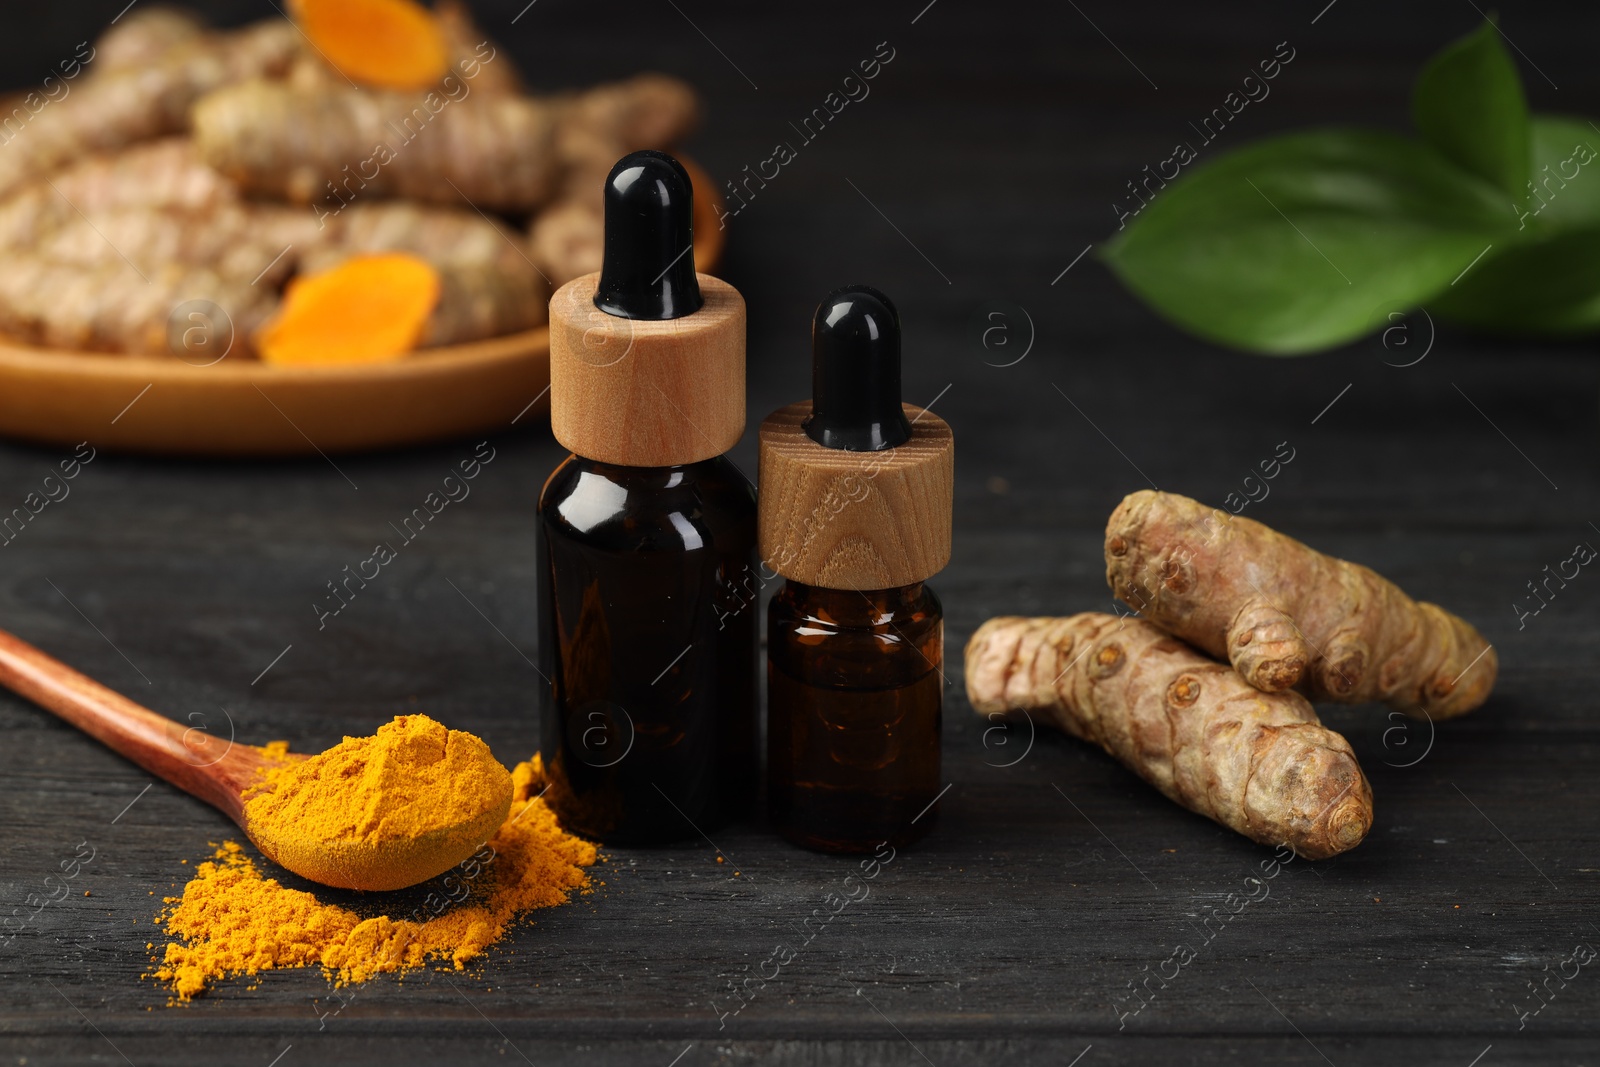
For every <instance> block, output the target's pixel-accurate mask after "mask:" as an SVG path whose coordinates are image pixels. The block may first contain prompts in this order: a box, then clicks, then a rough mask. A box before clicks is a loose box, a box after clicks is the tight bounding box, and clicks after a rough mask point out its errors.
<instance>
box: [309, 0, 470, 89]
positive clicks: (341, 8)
mask: <svg viewBox="0 0 1600 1067" xmlns="http://www.w3.org/2000/svg"><path fill="white" fill-rule="evenodd" d="M293 10H294V17H295V21H296V22H298V23H299V24H300V28H301V29H302V30H304V31H305V35H306V39H307V40H309V41H310V42H311V44H312V46H313V47H315V48H316V50H317V51H318V52H320V53H321V54H322V56H323V58H324V59H326V60H327V61H328V62H329V63H331V64H332V65H333V66H334V67H336V68H338V70H339V71H340V72H341V73H343V74H344V75H345V76H346V77H348V78H350V79H351V80H352V81H357V82H361V83H362V84H364V85H373V86H377V87H379V88H382V89H422V88H425V87H427V86H429V85H433V84H434V83H436V82H438V81H439V79H440V78H442V77H444V74H445V71H446V70H448V69H449V67H450V54H449V48H448V47H447V46H446V40H445V33H444V29H443V27H441V26H440V24H439V20H438V19H437V18H435V17H434V15H433V13H432V12H430V11H429V10H428V9H427V8H425V7H423V6H422V5H421V4H417V3H414V2H413V0H296V3H295V4H294V7H293Z"/></svg>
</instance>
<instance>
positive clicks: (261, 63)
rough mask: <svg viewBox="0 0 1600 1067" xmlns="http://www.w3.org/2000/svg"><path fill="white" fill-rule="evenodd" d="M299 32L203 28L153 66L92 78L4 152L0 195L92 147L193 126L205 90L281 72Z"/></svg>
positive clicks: (281, 27)
mask: <svg viewBox="0 0 1600 1067" xmlns="http://www.w3.org/2000/svg"><path fill="white" fill-rule="evenodd" d="M298 40H299V35H298V34H296V33H295V30H294V27H293V26H291V25H290V24H289V23H288V22H287V21H285V20H283V19H269V20H267V21H265V22H260V23H256V24H255V25H252V26H246V27H244V28H243V29H239V30H230V31H218V32H213V33H206V34H202V35H200V36H198V37H196V38H194V39H193V40H190V41H187V42H184V43H182V44H179V45H177V46H175V47H173V48H170V49H168V50H166V51H165V52H163V53H162V54H161V55H160V57H159V58H158V60H157V61H156V62H155V63H154V64H153V65H151V66H148V67H140V68H136V69H124V70H120V71H110V72H106V73H105V76H103V77H99V76H91V77H89V78H87V79H85V81H84V82H83V84H82V85H81V86H79V87H78V88H76V89H74V90H73V91H72V93H71V95H69V96H67V97H65V98H64V99H62V100H61V101H60V102H59V103H54V104H51V105H50V110H49V112H48V116H49V117H48V121H45V120H44V116H43V115H41V116H40V118H39V120H37V121H34V122H31V123H30V124H29V125H28V126H27V128H26V129H24V130H23V133H22V136H20V137H18V138H16V139H15V140H14V141H13V142H12V143H11V144H10V145H8V146H7V151H5V152H3V153H0V196H4V195H6V194H8V193H10V192H12V191H13V190H15V189H16V188H18V187H19V186H21V185H22V184H23V183H24V182H26V181H28V180H29V179H30V178H35V177H38V176H41V175H47V174H49V173H51V172H52V171H54V170H56V169H58V168H59V167H61V166H62V165H64V164H66V163H69V162H71V161H73V160H75V159H78V158H79V157H81V156H84V155H86V154H88V153H91V152H103V151H111V150H115V149H118V148H123V147H125V146H127V145H131V144H134V143H136V142H139V141H146V140H150V139H152V138H156V137H161V136H164V135H166V134H171V133H178V132H181V131H183V130H184V129H186V128H187V127H188V122H189V108H190V106H191V105H192V104H193V103H194V101H196V100H197V99H199V98H200V97H201V96H202V95H204V94H205V93H207V92H209V91H211V90H212V89H215V88H218V87H220V86H223V85H229V84H232V83H234V82H237V81H242V80H244V79H246V78H253V77H258V76H263V75H270V74H275V73H280V72H282V71H283V70H285V69H287V66H288V64H289V62H290V60H291V59H293V57H294V55H295V52H296V50H297V49H298V47H299V45H298Z"/></svg>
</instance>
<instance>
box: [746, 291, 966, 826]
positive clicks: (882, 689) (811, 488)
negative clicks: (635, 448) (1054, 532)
mask: <svg viewBox="0 0 1600 1067" xmlns="http://www.w3.org/2000/svg"><path fill="white" fill-rule="evenodd" d="M812 338H813V340H812V346H813V352H812V359H813V363H812V366H813V380H812V393H813V399H812V402H811V403H810V404H792V405H790V406H789V407H786V408H782V409H780V410H779V411H777V412H774V413H773V415H772V416H771V417H770V418H768V419H767V421H766V422H765V423H763V424H762V428H761V479H762V496H761V505H760V508H761V551H762V553H763V555H764V556H765V558H766V560H767V561H768V566H770V567H771V568H772V569H774V570H776V571H777V572H778V573H779V574H781V575H783V576H784V577H785V578H786V579H788V580H787V582H786V583H785V584H784V586H783V588H782V589H780V590H779V591H778V593H777V594H776V595H775V596H774V597H773V599H772V602H771V604H770V606H769V608H768V615H767V664H768V669H767V685H768V689H767V782H768V809H769V812H770V814H771V817H772V822H773V825H774V827H775V828H776V829H777V830H778V832H779V833H781V834H782V835H783V836H784V837H786V838H788V839H789V840H790V841H793V842H794V843H796V844H798V845H802V846H804V847H807V848H813V849H818V850H821V851H826V852H869V851H872V850H873V849H875V848H877V847H878V846H879V845H881V844H883V843H885V842H887V843H888V844H890V845H893V846H896V847H899V846H902V845H905V844H908V843H910V842H912V841H915V840H916V839H918V838H920V837H921V836H922V835H923V834H925V833H927V832H928V830H930V829H931V828H932V827H933V825H934V823H935V822H936V820H937V818H938V809H937V803H936V802H937V800H938V798H939V794H940V790H941V788H942V785H941V782H940V780H939V762H940V760H939V752H940V741H939V737H940V727H941V725H942V722H941V720H942V713H941V707H942V700H943V693H944V684H945V682H944V673H943V661H944V617H943V610H942V608H941V607H940V604H939V599H938V597H936V596H935V595H934V593H933V590H932V589H930V588H928V586H927V585H925V584H924V581H925V579H927V578H928V577H930V576H931V575H933V574H934V573H935V572H937V571H938V570H940V569H941V568H942V567H943V566H944V564H945V563H946V562H947V561H948V560H949V557H950V508H951V483H952V477H953V473H954V468H953V464H954V444H953V440H952V437H951V434H950V428H949V427H948V426H947V425H945V423H944V422H943V420H941V419H939V418H938V417H937V416H935V415H933V414H932V413H930V412H927V411H923V410H920V409H917V408H914V407H911V406H909V405H903V404H902V403H901V402H900V323H899V319H898V316H897V315H896V313H895V310H894V305H893V304H891V303H890V302H889V299H888V297H886V296H884V295H883V294H882V293H879V292H877V291H876V290H873V289H870V288H867V287H866V286H850V287H846V288H844V289H841V290H838V291H837V292H835V293H833V294H831V295H830V296H829V298H828V299H827V300H825V301H824V302H823V304H822V306H821V307H819V308H818V310H817V316H816V320H815V322H814V323H813V334H812Z"/></svg>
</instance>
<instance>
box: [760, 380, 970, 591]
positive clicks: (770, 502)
mask: <svg viewBox="0 0 1600 1067" xmlns="http://www.w3.org/2000/svg"><path fill="white" fill-rule="evenodd" d="M902 407H904V409H905V413H906V418H908V419H909V420H911V440H909V441H907V442H906V443H905V444H903V445H900V446H898V447H896V448H889V449H884V450H883V451H881V452H847V451H844V450H842V449H836V448H824V447H823V446H821V445H819V444H817V443H816V442H815V441H813V440H812V439H811V438H810V437H808V436H806V432H805V430H804V429H803V426H804V424H805V420H806V417H807V416H808V415H810V414H811V402H810V401H809V400H806V401H802V402H800V403H798V404H790V405H789V406H788V407H784V408H779V409H778V410H777V411H774V412H773V413H772V414H771V415H769V416H768V417H767V420H766V421H765V422H763V423H762V424H761V496H760V512H761V556H762V559H763V560H764V561H765V563H766V566H768V567H771V568H772V569H773V570H775V571H777V572H778V573H779V574H781V575H783V576H784V577H785V578H790V579H793V580H794V581H797V582H803V583H804V584H806V585H816V586H821V587H823V588H825V589H861V590H866V589H896V588H899V587H900V586H905V585H913V584H915V583H917V582H922V581H926V580H927V579H929V578H931V577H933V576H934V575H935V574H937V573H938V572H939V571H940V570H942V569H943V568H944V565H945V564H946V563H949V562H950V522H951V518H950V517H951V508H952V504H953V501H954V495H955V456H956V446H955V436H954V435H953V434H951V432H950V426H949V424H947V423H946V422H945V421H944V420H943V419H941V418H939V416H937V415H935V414H933V413H932V412H929V411H924V410H923V409H922V408H919V407H916V406H915V405H913V404H904V405H902Z"/></svg>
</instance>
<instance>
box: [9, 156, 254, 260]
mask: <svg viewBox="0 0 1600 1067" xmlns="http://www.w3.org/2000/svg"><path fill="white" fill-rule="evenodd" d="M238 199H239V197H238V192H237V190H235V189H234V187H233V185H232V184H231V183H230V182H228V181H227V180H226V179H224V178H223V177H222V176H221V175H220V174H218V173H217V172H216V171H214V170H212V169H211V168H210V167H208V166H206V165H205V164H204V163H202V162H200V159H199V157H197V156H196V155H195V153H194V147H193V145H191V144H190V143H189V141H188V139H187V138H182V137H170V138H164V139H162V140H159V141H152V142H150V143H148V144H142V145H135V146H134V147H132V148H128V149H125V150H124V151H122V152H117V153H105V154H99V155H93V156H90V157H88V158H87V159H84V160H80V161H79V162H77V163H74V164H72V165H71V166H69V167H67V168H66V169H65V170H62V171H59V172H57V173H56V174H52V175H51V176H50V177H49V179H48V180H46V179H44V178H37V179H35V180H33V181H32V182H29V183H28V184H27V185H25V186H23V187H22V188H20V189H18V190H17V191H16V192H15V193H13V194H12V195H11V196H9V197H7V198H6V199H5V200H4V201H0V248H5V249H18V250H26V249H30V248H33V247H35V246H36V245H37V244H38V243H39V242H40V241H42V240H43V239H44V237H45V236H46V235H47V234H49V233H51V232H53V231H55V230H56V229H58V228H60V227H61V226H62V225H64V224H66V223H68V222H71V221H72V220H74V219H79V218H82V217H85V216H86V217H88V218H90V219H94V218H97V217H99V216H100V215H101V214H103V213H105V212H111V211H118V210H122V209H127V208H135V207H143V208H154V209H161V210H175V211H186V212H195V213H202V212H207V211H211V210H214V209H216V208H217V207H219V206H220V205H222V204H227V203H234V202H237V201H238Z"/></svg>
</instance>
